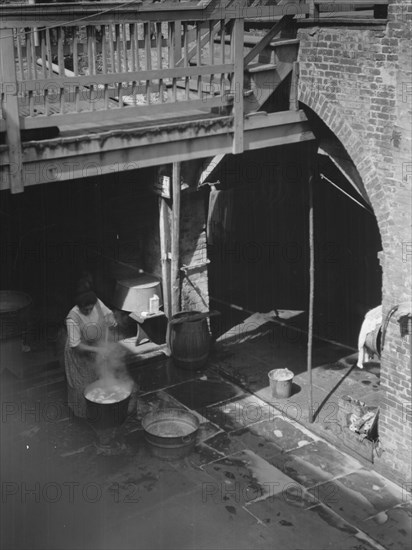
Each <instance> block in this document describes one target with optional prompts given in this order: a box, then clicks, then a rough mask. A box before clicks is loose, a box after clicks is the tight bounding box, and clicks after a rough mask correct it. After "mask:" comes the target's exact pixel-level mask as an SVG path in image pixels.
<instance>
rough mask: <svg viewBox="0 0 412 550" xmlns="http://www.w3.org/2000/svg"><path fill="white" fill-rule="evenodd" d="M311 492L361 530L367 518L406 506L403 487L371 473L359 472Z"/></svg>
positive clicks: (319, 486)
mask: <svg viewBox="0 0 412 550" xmlns="http://www.w3.org/2000/svg"><path fill="white" fill-rule="evenodd" d="M309 491H310V492H311V493H312V494H313V495H314V496H315V497H316V498H317V499H318V500H320V501H321V502H323V503H325V504H326V505H327V506H329V507H330V508H332V509H333V510H334V511H335V512H336V513H338V514H339V515H341V516H342V517H343V518H344V519H346V520H347V521H349V522H350V523H353V524H354V525H356V526H357V527H359V528H360V529H361V530H362V529H363V527H362V526H363V524H364V520H366V519H367V518H370V517H372V516H377V514H379V513H380V512H385V511H387V510H389V509H390V508H393V507H395V506H396V505H399V504H401V503H402V491H401V489H400V488H399V487H397V486H396V485H394V484H393V483H391V482H389V481H388V480H386V479H384V478H383V477H381V476H379V475H378V474H375V473H374V472H369V471H367V470H359V471H357V472H353V473H351V474H349V475H347V476H344V477H340V478H339V479H335V480H333V481H330V482H326V483H321V484H319V485H318V486H316V487H312V488H311V489H310V490H309ZM377 517H378V518H379V517H380V516H377Z"/></svg>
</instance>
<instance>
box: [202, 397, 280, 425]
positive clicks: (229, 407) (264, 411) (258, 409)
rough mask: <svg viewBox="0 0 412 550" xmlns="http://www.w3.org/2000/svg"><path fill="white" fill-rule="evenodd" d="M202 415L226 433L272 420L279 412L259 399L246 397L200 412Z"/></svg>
mask: <svg viewBox="0 0 412 550" xmlns="http://www.w3.org/2000/svg"><path fill="white" fill-rule="evenodd" d="M202 414H203V415H204V416H205V417H206V418H209V420H210V421H211V422H213V423H214V424H216V425H218V426H220V428H221V429H222V430H224V431H226V432H232V431H235V430H238V429H240V428H245V427H247V426H251V425H254V424H255V423H257V422H261V421H263V420H272V419H274V418H275V417H276V416H278V415H279V411H277V410H276V409H274V408H273V407H271V406H270V405H268V404H267V403H265V402H264V401H262V400H261V399H259V398H257V397H255V396H253V395H247V396H242V397H240V398H237V399H235V400H231V401H229V402H226V403H222V404H219V405H212V406H209V407H206V408H205V409H203V410H202Z"/></svg>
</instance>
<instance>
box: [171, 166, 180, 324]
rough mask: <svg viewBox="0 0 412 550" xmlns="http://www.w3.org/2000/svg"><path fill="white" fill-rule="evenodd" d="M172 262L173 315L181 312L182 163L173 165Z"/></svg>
mask: <svg viewBox="0 0 412 550" xmlns="http://www.w3.org/2000/svg"><path fill="white" fill-rule="evenodd" d="M172 197H173V199H172V200H173V206H172V261H171V270H170V271H171V298H172V299H171V302H172V314H173V315H174V314H175V313H177V312H178V311H180V269H179V260H180V258H179V245H180V162H174V163H173V175H172Z"/></svg>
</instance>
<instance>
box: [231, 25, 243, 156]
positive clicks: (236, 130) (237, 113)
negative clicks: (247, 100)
mask: <svg viewBox="0 0 412 550" xmlns="http://www.w3.org/2000/svg"><path fill="white" fill-rule="evenodd" d="M243 34H244V20H243V19H236V20H235V24H234V26H233V32H232V43H233V44H234V48H233V52H234V59H233V62H234V66H235V67H234V74H233V85H234V90H233V93H234V99H233V118H234V120H233V154H238V153H243V147H244V145H243V124H244V121H243V88H244V61H243V58H244V52H243Z"/></svg>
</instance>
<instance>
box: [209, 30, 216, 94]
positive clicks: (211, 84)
mask: <svg viewBox="0 0 412 550" xmlns="http://www.w3.org/2000/svg"><path fill="white" fill-rule="evenodd" d="M214 26H215V21H209V63H210V65H212V66H213V65H214V64H215V43H214V38H215V34H214ZM214 80H215V75H214V74H213V73H212V74H211V75H210V82H209V87H210V91H209V93H210V95H211V96H213V95H214V89H213V88H214Z"/></svg>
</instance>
